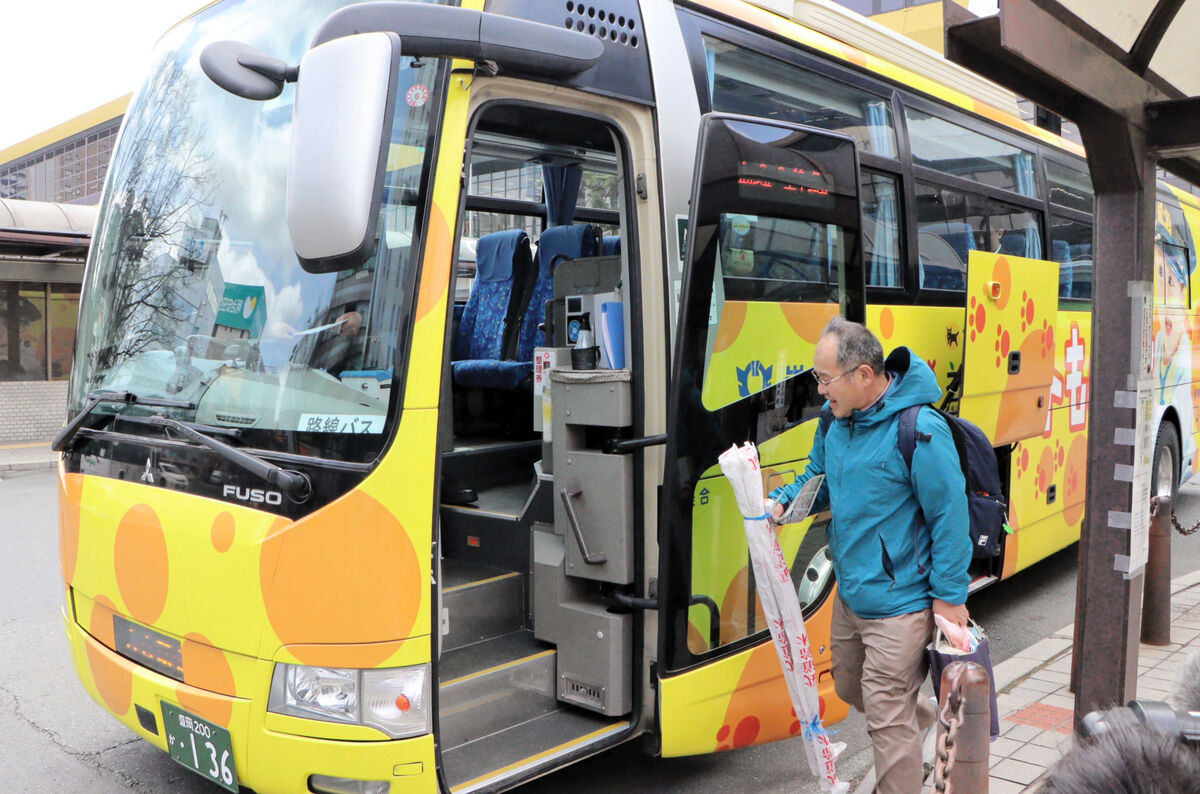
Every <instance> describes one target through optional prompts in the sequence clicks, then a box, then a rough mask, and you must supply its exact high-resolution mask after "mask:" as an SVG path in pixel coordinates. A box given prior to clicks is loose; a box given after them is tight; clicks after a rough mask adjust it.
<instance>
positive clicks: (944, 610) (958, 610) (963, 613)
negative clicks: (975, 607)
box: [933, 598, 971, 628]
mask: <svg viewBox="0 0 1200 794" xmlns="http://www.w3.org/2000/svg"><path fill="white" fill-rule="evenodd" d="M933 614H935V615H941V616H942V618H943V619H945V620H948V621H949V622H951V623H957V624H958V625H959V626H962V627H963V628H966V627H967V621H968V620H970V619H971V615H970V613H968V612H967V605H966V604H950V603H948V602H946V601H943V600H942V599H940V598H935V599H933Z"/></svg>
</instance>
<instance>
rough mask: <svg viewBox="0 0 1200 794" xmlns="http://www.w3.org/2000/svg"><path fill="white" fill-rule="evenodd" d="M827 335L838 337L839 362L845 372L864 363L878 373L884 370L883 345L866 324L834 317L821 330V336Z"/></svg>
mask: <svg viewBox="0 0 1200 794" xmlns="http://www.w3.org/2000/svg"><path fill="white" fill-rule="evenodd" d="M827 335H832V336H835V337H837V340H838V348H837V364H838V366H839V367H841V368H842V371H843V372H847V371H849V370H852V369H858V368H859V367H861V366H862V365H863V364H866V365H867V366H868V367H870V368H871V370H872V371H873V372H874V373H875V374H876V375H879V374H881V373H882V372H883V345H881V344H880V343H879V339H877V338H876V336H875V334H873V333H871V332H870V331H869V330H867V328H866V326H863V325H860V324H859V323H853V322H850V321H849V320H847V319H846V318H844V317H834V318H833V319H832V320H830V321H829V325H826V326H825V330H824V331H822V332H821V336H827Z"/></svg>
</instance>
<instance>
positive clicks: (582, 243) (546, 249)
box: [512, 223, 620, 372]
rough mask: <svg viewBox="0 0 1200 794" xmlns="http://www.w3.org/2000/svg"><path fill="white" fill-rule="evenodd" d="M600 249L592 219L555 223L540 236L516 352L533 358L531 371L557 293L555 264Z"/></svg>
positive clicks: (522, 358) (521, 358) (519, 357)
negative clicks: (542, 325)
mask: <svg viewBox="0 0 1200 794" xmlns="http://www.w3.org/2000/svg"><path fill="white" fill-rule="evenodd" d="M618 239H620V238H618ZM600 250H601V249H600V233H599V231H598V230H597V228H596V227H595V226H593V225H591V224H589V223H575V224H571V225H570V226H553V227H551V228H549V229H547V230H546V231H544V232H542V236H541V237H539V238H538V252H537V276H536V277H535V279H534V282H533V286H532V287H531V288H530V290H529V300H528V301H527V302H526V303H525V315H524V317H523V318H522V320H521V330H520V332H519V334H518V335H517V342H516V349H515V350H514V352H513V356H512V357H513V358H514V359H515V360H517V361H527V362H530V365H529V366H530V371H531V372H532V366H533V365H532V362H533V349H534V348H535V347H541V346H544V345H545V344H546V334H545V332H544V331H542V330H541V329H539V328H538V325H539V323H541V322H542V320H543V318H544V317H545V312H546V301H548V300H550V299H551V298H553V297H554V268H555V267H557V266H558V263H559V262H561V261H563V260H564V259H578V258H579V257H581V256H596V255H597V254H599V252H600ZM599 319H600V318H598V317H593V318H592V322H593V323H595V322H599Z"/></svg>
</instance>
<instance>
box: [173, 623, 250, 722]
mask: <svg viewBox="0 0 1200 794" xmlns="http://www.w3.org/2000/svg"><path fill="white" fill-rule="evenodd" d="M183 682H184V683H185V684H189V685H190V686H192V687H197V688H199V689H204V690H207V691H209V692H216V693H218V694H222V695H229V696H233V695H236V694H237V688H236V686H235V685H234V681H233V670H232V668H230V666H229V660H228V659H227V658H226V657H225V654H224V653H222V652H221V651H220V650H219V649H217V648H214V647H213V646H212V643H211V642H209V640H208V639H207V638H206V637H204V636H203V635H201V634H189V635H187V637H186V638H184V641H183ZM175 694H176V696H177V697H178V698H179V705H181V706H183V707H184V708H185V709H188V710H189V711H193V712H195V713H197V714H199V715H200V716H202V717H204V718H205V719H208V720H211V721H213V722H215V723H217V724H218V725H224V726H225V727H229V719H230V717H231V716H232V714H233V701H232V700H230V699H229V698H214V697H209V696H205V695H204V694H203V693H198V692H195V691H194V690H192V689H190V687H177V688H176V692H175Z"/></svg>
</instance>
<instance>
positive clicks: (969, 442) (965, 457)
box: [820, 405, 1008, 559]
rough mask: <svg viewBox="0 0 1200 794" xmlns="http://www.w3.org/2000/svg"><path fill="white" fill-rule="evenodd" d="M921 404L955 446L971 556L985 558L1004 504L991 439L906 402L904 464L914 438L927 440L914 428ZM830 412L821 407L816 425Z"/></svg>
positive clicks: (992, 549)
mask: <svg viewBox="0 0 1200 794" xmlns="http://www.w3.org/2000/svg"><path fill="white" fill-rule="evenodd" d="M922 408H929V409H930V410H932V411H935V412H937V414H938V415H939V416H941V417H942V420H943V421H945V423H946V426H947V427H949V428H950V435H951V436H953V437H954V446H955V448H956V449H957V450H958V462H959V465H960V466H962V473H963V479H965V480H966V482H967V513H968V515H969V522H968V523H969V531H970V533H971V549H972V552H971V553H972V556H973V557H974V558H976V559H989V558H991V557H995V556H996V555H998V554H999V553H1000V533H1001V532H1003V531H1004V524H1005V522H1006V519H1007V514H1008V505H1007V503H1006V502H1005V501H1004V487H1003V486H1002V485H1001V483H1000V466H999V464H998V463H997V461H996V453H995V451H994V450H993V449H992V442H991V441H990V440H989V439H988V437H987V435H986V434H985V433H984V432H983V431H982V430H980V429H979V428H978V427H977V426H975V425H974V424H972V423H971V422H968V421H967V420H966V419H960V418H959V417H957V416H955V415H954V414H948V413H946V412H945V411H942V410H939V409H937V408H935V407H933V406H932V405H910V406H909V407H908V408H905V409H904V410H903V411H901V412H900V426H899V428H898V432H897V436H896V446H897V447H898V448H899V450H900V455H901V457H903V458H904V463H905V465H907V466H908V468H909V471H912V459H913V453H914V452H915V451H916V448H917V442H918V441H929V440H930V436H929V434H928V433H922V432H920V431H919V430H917V415H918V414H919V413H920V412H921V409H922ZM832 420H833V412H832V411H830V410H829V408H828V407H825V408H822V409H821V418H820V426H821V429H822V430H825V429H827V428H828V427H829V423H830V422H831V421H832Z"/></svg>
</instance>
